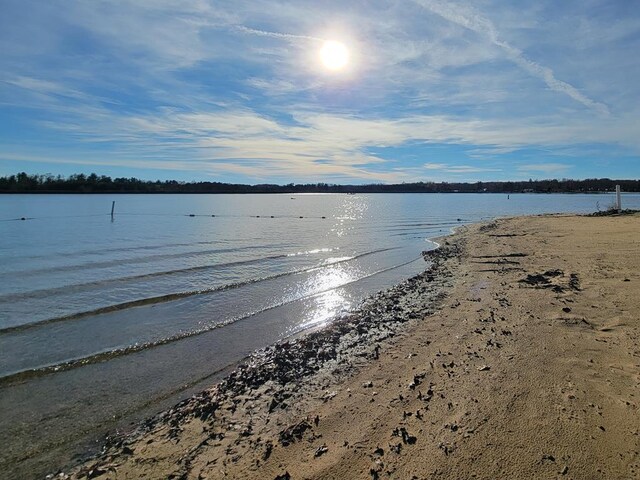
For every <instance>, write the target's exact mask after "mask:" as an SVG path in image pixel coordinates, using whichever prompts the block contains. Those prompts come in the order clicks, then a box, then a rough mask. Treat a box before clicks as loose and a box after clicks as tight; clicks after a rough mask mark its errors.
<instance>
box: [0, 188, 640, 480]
mask: <svg viewBox="0 0 640 480" xmlns="http://www.w3.org/2000/svg"><path fill="white" fill-rule="evenodd" d="M112 201H115V202H116V203H115V215H114V216H113V217H111V215H110V211H111V206H112ZM613 201H614V198H613V195H535V194H516V195H513V194H512V195H510V196H509V197H507V195H499V194H370V195H365V194H357V195H341V194H295V195H3V196H1V197H0V230H1V233H2V235H0V259H1V262H0V410H1V411H2V418H1V419H0V442H1V443H2V445H3V449H2V450H1V451H0V469H2V471H3V472H12V475H13V477H10V478H30V477H33V478H38V477H40V476H42V474H43V473H46V472H48V471H50V470H55V468H56V467H59V466H62V465H63V464H65V463H67V462H69V461H71V460H72V459H73V455H74V454H77V453H81V452H84V451H86V450H87V449H88V448H89V447H91V446H95V445H96V443H95V442H96V441H97V440H99V439H100V437H101V435H103V434H104V433H105V432H107V431H109V430H113V429H115V428H121V427H123V426H126V425H127V424H128V423H130V422H135V421H138V420H140V419H142V418H144V417H145V416H148V415H151V414H153V413H155V412H158V411H159V410H161V409H162V408H166V407H168V406H170V405H172V404H174V403H176V402H177V401H179V400H180V399H182V398H185V397H187V396H189V395H191V394H192V393H194V392H196V391H198V390H201V389H203V388H206V387H207V386H209V385H211V384H212V383H214V382H215V381H216V380H218V379H220V378H221V377H222V376H223V375H224V374H225V373H226V372H228V371H229V369H230V368H231V367H232V366H233V365H234V364H236V363H237V362H238V361H241V360H242V359H243V358H246V356H247V355H249V354H250V353H251V352H252V351H254V350H256V349H259V348H262V347H265V346H267V345H270V344H272V343H274V342H277V341H279V340H282V339H284V338H287V337H290V336H294V335H298V334H301V333H303V332H305V331H308V330H310V329H313V328H320V327H321V326H322V325H324V324H326V323H327V322H330V321H331V320H332V319H333V318H336V316H339V315H341V314H342V313H344V312H346V311H348V310H349V309H351V308H354V307H355V306H356V305H358V304H359V303H360V302H361V301H362V300H363V299H364V298H366V297H367V296H369V295H371V294H372V293H375V292H376V291H379V290H381V289H384V288H387V287H390V286H391V285H394V284H396V283H399V282H400V281H402V280H404V279H406V278H408V277H410V276H412V275H414V274H416V273H418V272H420V271H422V270H423V269H424V268H425V263H424V260H423V259H422V257H421V252H422V251H423V250H427V249H431V248H434V246H435V244H434V243H433V242H431V241H430V240H429V239H430V238H434V237H437V236H440V235H443V234H446V233H449V232H450V231H451V229H452V228H454V227H456V226H459V225H463V224H466V223H473V222H477V221H480V220H485V219H489V218H494V217H499V216H510V215H524V214H538V213H550V212H576V213H586V212H593V211H595V210H596V209H598V208H600V209H606V208H607V207H608V206H609V205H611V204H612V203H613ZM623 202H624V206H625V208H640V195H637V194H626V195H624V197H623Z"/></svg>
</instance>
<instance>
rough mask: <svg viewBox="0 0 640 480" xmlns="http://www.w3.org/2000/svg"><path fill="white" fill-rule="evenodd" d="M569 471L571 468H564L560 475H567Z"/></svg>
mask: <svg viewBox="0 0 640 480" xmlns="http://www.w3.org/2000/svg"><path fill="white" fill-rule="evenodd" d="M568 471H569V467H567V466H566V465H565V466H564V467H562V470H560V475H566V474H567V472H568Z"/></svg>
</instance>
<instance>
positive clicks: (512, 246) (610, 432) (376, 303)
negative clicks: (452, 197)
mask: <svg viewBox="0 0 640 480" xmlns="http://www.w3.org/2000/svg"><path fill="white" fill-rule="evenodd" d="M426 256H427V259H428V260H429V261H430V262H432V263H433V264H432V266H431V268H429V269H428V270H427V271H426V272H425V273H424V274H422V275H419V276H418V277H415V278H413V279H411V280H409V281H407V282H404V283H403V284H401V285H398V286H397V287H394V288H393V289H391V290H389V291H387V292H384V293H381V294H379V295H377V296H376V297H375V298H373V299H371V300H370V301H369V302H367V303H366V304H365V305H364V306H363V307H362V308H361V309H360V310H359V311H357V312H354V313H352V314H350V315H349V316H348V317H346V318H344V319H342V320H340V321H339V322H336V323H335V324H333V325H332V326H330V327H328V328H326V329H323V330H319V331H317V332H314V333H312V334H310V335H307V336H305V337H302V338H300V339H297V340H294V341H290V342H286V343H282V344H279V345H276V346H274V347H271V348H269V349H267V350H265V351H262V352H259V353H258V354H256V355H254V356H253V357H252V359H251V360H250V362H248V363H247V364H246V365H244V366H243V367H241V368H239V369H238V370H237V371H236V372H235V373H234V374H232V375H231V376H229V377H228V378H227V379H225V380H224V381H223V382H221V383H220V384H218V385H216V386H215V387H213V388H212V389H210V390H207V391H205V392H202V393H201V394H199V395H197V396H195V397H193V398H191V399H189V400H186V401H184V402H182V403H180V404H179V405H177V406H175V407H174V408H172V409H171V410H168V411H166V412H164V413H163V414H161V415H159V416H157V417H155V418H153V419H150V420H148V421H147V422H145V423H143V424H142V425H140V427H139V429H138V430H137V431H136V432H133V433H130V434H128V435H124V436H115V437H113V438H112V440H111V441H110V443H109V444H108V445H107V446H106V447H105V450H104V453H103V454H102V455H101V456H100V457H98V458H95V459H92V460H90V461H88V462H86V463H85V464H84V465H82V466H81V467H78V468H76V469H75V470H72V471H70V472H68V474H66V473H60V474H58V475H56V477H60V478H67V476H68V475H69V476H71V477H72V478H84V477H90V478H132V479H133V478H194V479H196V478H199V479H204V478H211V479H217V478H255V479H281V480H284V479H302V478H335V479H344V478H362V479H378V478H380V479H382V478H400V479H405V478H406V479H413V478H415V479H423V478H447V479H449V478H465V479H466V478H486V479H489V478H640V453H639V452H640V413H639V412H638V406H639V405H640V319H639V316H640V215H638V214H634V215H623V216H604V217H578V216H540V217H518V218H513V219H503V220H498V221H495V222H491V223H488V224H483V225H474V226H471V227H467V228H463V229H461V230H460V231H459V232H457V233H456V234H455V235H453V236H451V237H447V238H446V239H445V240H443V244H442V246H441V248H439V249H438V250H436V251H434V252H430V253H429V254H427V255H426Z"/></svg>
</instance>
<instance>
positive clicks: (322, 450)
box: [313, 443, 329, 458]
mask: <svg viewBox="0 0 640 480" xmlns="http://www.w3.org/2000/svg"><path fill="white" fill-rule="evenodd" d="M328 451H329V449H328V448H327V446H326V445H325V444H324V443H323V444H322V445H320V446H319V447H318V449H317V450H316V452H315V453H314V454H313V456H314V457H315V458H318V457H319V456H321V455H324V454H325V453H327V452H328Z"/></svg>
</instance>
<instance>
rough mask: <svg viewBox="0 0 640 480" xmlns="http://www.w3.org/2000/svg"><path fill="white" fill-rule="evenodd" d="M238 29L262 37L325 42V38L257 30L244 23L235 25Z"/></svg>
mask: <svg viewBox="0 0 640 480" xmlns="http://www.w3.org/2000/svg"><path fill="white" fill-rule="evenodd" d="M234 28H235V29H236V30H238V31H240V32H242V33H248V34H249V35H259V36H261V37H271V38H283V39H285V40H311V41H313V42H324V41H325V39H324V38H319V37H311V36H309V35H295V34H293V33H280V32H269V31H266V30H257V29H255V28H249V27H245V26H244V25H235V27H234Z"/></svg>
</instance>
